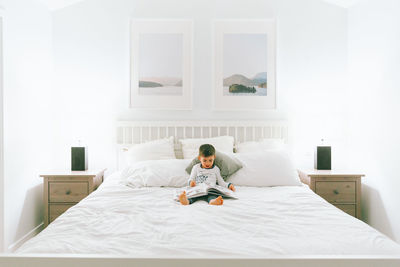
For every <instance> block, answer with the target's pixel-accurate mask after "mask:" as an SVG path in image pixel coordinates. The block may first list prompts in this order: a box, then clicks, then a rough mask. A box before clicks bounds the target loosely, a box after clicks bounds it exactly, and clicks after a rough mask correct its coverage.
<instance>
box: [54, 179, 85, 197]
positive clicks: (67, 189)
mask: <svg viewBox="0 0 400 267" xmlns="http://www.w3.org/2000/svg"><path fill="white" fill-rule="evenodd" d="M88 194H89V188H88V183H87V182H65V183H63V182H50V183H49V202H79V201H80V200H81V199H83V198H85V197H86V196H87V195H88Z"/></svg>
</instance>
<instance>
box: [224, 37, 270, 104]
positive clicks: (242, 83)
mask: <svg viewBox="0 0 400 267" xmlns="http://www.w3.org/2000/svg"><path fill="white" fill-rule="evenodd" d="M267 85H268V82H267V34H247V33H237V34H236V33H235V34H231V33H229V34H227V33H225V34H224V35H223V90H224V91H223V95H224V96H267V94H268V90H267V89H268V86H267Z"/></svg>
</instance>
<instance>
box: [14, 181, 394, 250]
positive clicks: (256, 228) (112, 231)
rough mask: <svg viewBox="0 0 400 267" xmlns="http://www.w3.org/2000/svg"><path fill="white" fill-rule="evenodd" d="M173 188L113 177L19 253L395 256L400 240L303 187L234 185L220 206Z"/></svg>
mask: <svg viewBox="0 0 400 267" xmlns="http://www.w3.org/2000/svg"><path fill="white" fill-rule="evenodd" d="M174 190H175V189H174V188H155V187H153V188H140V189H132V188H130V187H127V186H125V185H122V184H120V182H119V180H118V173H116V174H114V175H112V176H111V177H109V178H108V179H106V181H105V182H104V183H103V184H102V185H101V186H100V187H99V188H98V189H97V190H96V191H95V192H93V193H92V194H91V195H89V196H88V197H87V198H85V199H83V200H82V201H81V202H80V203H78V204H77V205H76V206H74V207H73V208H71V209H69V210H68V211H66V212H65V213H64V214H62V215H61V216H60V217H59V218H57V219H56V220H55V221H54V222H53V223H51V224H50V225H49V226H48V227H47V228H46V229H45V230H43V231H42V232H41V233H39V234H38V235H37V236H36V237H34V238H32V239H31V240H29V241H28V242H26V243H25V244H24V245H22V246H21V247H20V248H19V249H18V250H17V253H89V254H91V253H96V254H129V255H132V256H137V257H232V256H234V257H242V256H243V257H267V256H270V255H275V256H276V255H365V254H371V255H394V254H396V255H400V246H399V245H398V244H396V243H395V242H393V241H392V240H390V239H389V238H387V237H386V236H384V235H383V234H381V233H379V232H378V231H376V230H375V229H373V228H371V227H370V226H368V225H367V224H365V223H363V222H362V221H359V220H357V219H355V218H353V217H351V216H350V215H347V214H346V213H344V212H342V211H341V210H339V209H337V208H335V207H334V206H332V205H330V204H329V203H327V202H326V201H324V200H323V199H322V198H320V197H319V196H317V195H316V194H314V193H313V192H312V191H311V190H310V189H308V188H307V187H305V186H281V187H264V188H254V187H253V188H252V187H237V194H238V197H239V199H238V200H229V199H228V200H225V202H224V205H223V206H211V205H208V204H207V203H206V202H205V201H198V202H196V203H194V204H192V205H189V206H182V205H180V204H179V203H177V202H175V201H173V200H172V196H173V192H174Z"/></svg>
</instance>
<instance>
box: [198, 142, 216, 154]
mask: <svg viewBox="0 0 400 267" xmlns="http://www.w3.org/2000/svg"><path fill="white" fill-rule="evenodd" d="M214 155H215V148H214V147H213V146H212V145H210V144H204V145H201V146H200V148H199V156H201V157H209V156H214Z"/></svg>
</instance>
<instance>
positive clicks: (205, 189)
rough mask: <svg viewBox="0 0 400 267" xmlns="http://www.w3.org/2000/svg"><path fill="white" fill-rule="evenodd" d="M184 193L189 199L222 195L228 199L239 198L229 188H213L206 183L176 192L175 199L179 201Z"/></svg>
mask: <svg viewBox="0 0 400 267" xmlns="http://www.w3.org/2000/svg"><path fill="white" fill-rule="evenodd" d="M183 191H186V196H187V198H193V197H201V196H206V195H221V196H222V197H226V198H237V196H236V194H235V192H233V191H232V190H230V189H229V188H226V187H222V186H219V185H214V186H211V185H208V184H206V183H201V184H198V185H196V186H194V187H190V186H186V187H183V188H180V189H178V190H176V192H175V197H174V199H175V200H177V201H179V195H180V194H182V192H183Z"/></svg>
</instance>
